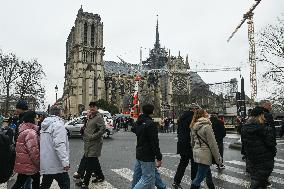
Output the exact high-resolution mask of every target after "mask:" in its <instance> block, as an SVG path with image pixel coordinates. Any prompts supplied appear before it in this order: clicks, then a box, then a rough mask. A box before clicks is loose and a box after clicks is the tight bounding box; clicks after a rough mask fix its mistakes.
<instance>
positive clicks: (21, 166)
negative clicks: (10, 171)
mask: <svg viewBox="0 0 284 189" xmlns="http://www.w3.org/2000/svg"><path fill="white" fill-rule="evenodd" d="M22 121H23V123H22V124H21V125H20V126H19V130H18V131H19V132H18V133H19V135H18V138H17V143H16V160H15V166H14V172H15V173H18V176H17V180H16V182H15V184H14V185H13V186H12V189H19V188H21V187H23V186H24V185H25V182H26V180H27V179H28V178H29V177H31V178H32V180H33V182H32V188H33V189H39V187H40V174H39V166H40V158H39V136H38V133H37V132H38V126H37V125H36V113H35V112H34V111H28V112H26V113H25V115H24V116H23V117H22Z"/></svg>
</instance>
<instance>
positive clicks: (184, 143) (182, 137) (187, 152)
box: [172, 104, 200, 189]
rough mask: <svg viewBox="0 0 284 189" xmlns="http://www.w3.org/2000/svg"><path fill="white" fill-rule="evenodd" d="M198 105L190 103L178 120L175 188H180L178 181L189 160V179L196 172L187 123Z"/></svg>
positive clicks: (193, 176) (179, 181)
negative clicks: (178, 158) (177, 156)
mask: <svg viewBox="0 0 284 189" xmlns="http://www.w3.org/2000/svg"><path fill="white" fill-rule="evenodd" d="M199 108H200V107H199V106H198V105H197V104H191V106H190V110H189V111H185V112H184V113H183V115H182V116H181V117H180V118H179V120H178V128H177V134H178V142H177V154H180V157H181V158H180V162H179V165H178V168H177V171H176V174H175V177H174V183H173V184H172V186H173V187H174V188H175V189H178V188H182V187H181V185H180V183H181V180H182V177H183V175H184V172H185V169H186V167H187V166H188V163H189V160H190V164H191V180H193V179H194V178H195V176H196V173H197V164H196V163H195V162H194V160H193V157H192V147H191V143H190V141H191V140H190V128H189V125H190V123H191V121H192V118H193V114H194V111H195V110H196V109H199Z"/></svg>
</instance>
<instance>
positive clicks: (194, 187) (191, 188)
mask: <svg viewBox="0 0 284 189" xmlns="http://www.w3.org/2000/svg"><path fill="white" fill-rule="evenodd" d="M199 188H200V187H197V186H193V185H191V186H190V189H199Z"/></svg>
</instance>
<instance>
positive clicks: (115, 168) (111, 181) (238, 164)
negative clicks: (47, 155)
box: [0, 132, 284, 189]
mask: <svg viewBox="0 0 284 189" xmlns="http://www.w3.org/2000/svg"><path fill="white" fill-rule="evenodd" d="M237 138H238V135H237V134H235V133H230V134H227V137H226V138H225V141H224V143H225V153H224V154H225V157H224V160H225V165H226V169H225V170H224V171H222V172H221V173H218V171H217V170H216V168H215V167H213V166H212V171H213V177H214V182H215V183H216V186H217V187H216V188H219V189H221V188H222V189H228V188H231V189H241V188H248V187H249V177H248V175H247V174H246V172H245V164H244V162H243V161H242V160H241V155H240V151H238V150H233V149H230V148H228V146H229V143H230V142H232V141H235V140H237ZM159 139H160V147H161V151H162V153H163V157H164V158H163V165H162V167H161V168H160V169H159V171H160V173H161V175H162V178H163V180H164V181H165V183H166V184H167V186H168V188H171V184H172V182H173V176H174V173H175V171H176V168H177V165H178V162H179V156H178V155H176V141H177V138H176V134H174V133H161V134H159ZM277 142H278V147H277V148H278V154H277V157H276V159H275V160H276V161H275V168H274V171H273V173H272V176H271V177H270V180H271V182H272V184H273V186H272V188H275V189H280V188H283V187H284V159H283V157H284V140H283V139H278V140H277ZM70 148H71V153H70V157H71V163H72V165H71V171H70V177H71V176H72V174H73V173H74V172H75V171H76V170H77V167H78V164H79V161H80V158H81V156H82V154H83V143H82V140H81V139H80V138H72V139H70ZM281 158H282V159H281ZM100 161H101V165H102V169H103V172H104V174H105V177H106V181H105V182H104V183H101V184H97V185H94V184H92V185H91V186H90V188H94V189H95V188H97V189H99V188H100V189H113V188H116V189H128V188H129V187H130V183H131V180H132V173H133V171H132V170H133V163H134V161H135V136H134V134H132V133H131V132H118V133H115V135H114V136H113V137H112V138H111V139H106V140H104V145H103V152H102V157H101V158H100ZM189 167H190V166H189ZM189 185H190V170H189V169H188V170H187V171H186V173H185V176H184V179H183V181H182V186H183V187H184V188H189ZM4 188H5V187H4ZM53 188H58V187H57V186H56V184H55V185H54V187H53ZM71 188H72V189H77V187H75V184H74V181H73V180H71ZM0 189H2V188H1V186H0Z"/></svg>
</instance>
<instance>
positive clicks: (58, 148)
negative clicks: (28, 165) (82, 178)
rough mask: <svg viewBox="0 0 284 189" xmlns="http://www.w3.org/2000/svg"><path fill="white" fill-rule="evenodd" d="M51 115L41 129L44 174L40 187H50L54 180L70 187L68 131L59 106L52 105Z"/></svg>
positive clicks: (42, 170)
mask: <svg viewBox="0 0 284 189" xmlns="http://www.w3.org/2000/svg"><path fill="white" fill-rule="evenodd" d="M50 115H51V116H50V117H47V118H45V119H44V120H43V122H42V123H41V130H40V173H41V174H42V183H41V186H40V188H41V189H48V188H50V186H51V184H52V182H53V180H56V181H57V183H58V185H59V187H60V189H70V178H69V175H68V170H69V169H70V163H69V142H68V136H67V131H66V129H65V127H64V122H63V120H62V119H61V118H60V116H61V110H60V108H59V107H57V106H55V105H54V106H51V107H50ZM47 154H48V155H47Z"/></svg>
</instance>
